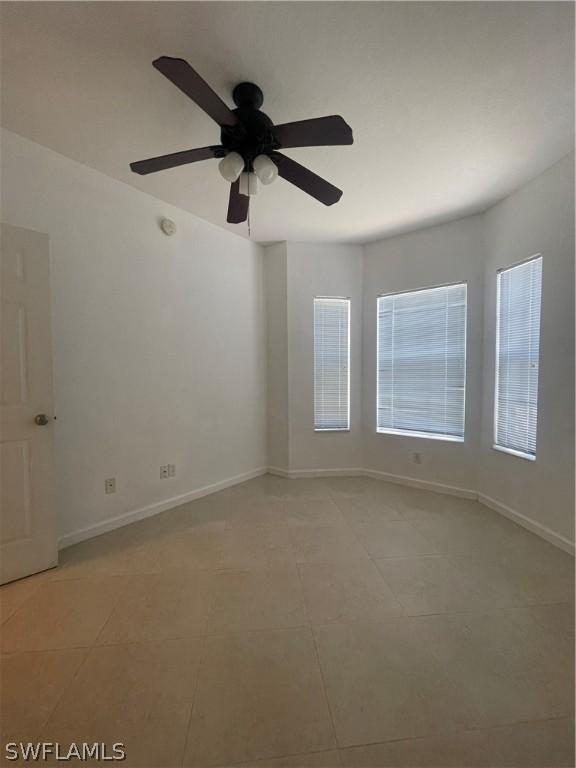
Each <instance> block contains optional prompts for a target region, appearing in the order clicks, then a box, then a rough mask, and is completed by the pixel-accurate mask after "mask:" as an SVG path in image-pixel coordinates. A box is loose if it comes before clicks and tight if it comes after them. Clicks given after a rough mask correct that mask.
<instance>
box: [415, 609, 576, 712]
mask: <svg viewBox="0 0 576 768" xmlns="http://www.w3.org/2000/svg"><path fill="white" fill-rule="evenodd" d="M413 621H417V622H421V623H425V628H426V635H427V637H428V643H429V646H428V647H429V650H430V652H431V653H432V654H433V655H434V656H435V658H436V659H437V660H438V662H439V663H440V665H441V666H442V667H443V668H444V669H445V671H446V674H447V675H448V677H449V678H450V679H451V680H452V682H453V683H454V685H456V686H458V687H459V689H460V691H461V692H462V693H463V695H464V697H465V699H466V704H467V706H468V708H469V709H470V710H471V711H472V712H473V719H472V724H473V726H474V727H488V726H492V725H504V724H506V723H511V722H520V721H524V720H541V719H547V718H552V717H565V716H568V715H570V714H571V713H572V710H573V699H574V692H573V662H572V655H571V654H570V655H568V654H567V653H566V648H565V646H561V645H559V644H557V643H552V642H551V637H550V635H548V637H546V633H545V632H544V631H542V632H541V631H539V628H538V626H537V622H535V621H533V620H532V618H531V617H530V615H529V614H525V615H524V616H522V615H520V614H518V613H517V612H516V611H496V612H494V613H489V614H478V615H472V614H459V615H453V616H428V617H421V618H418V619H414V620H413ZM421 626H424V624H422V625H421ZM563 647H564V651H563V652H561V651H562V648H563Z"/></svg>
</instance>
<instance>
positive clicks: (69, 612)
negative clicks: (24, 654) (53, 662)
mask: <svg viewBox="0 0 576 768" xmlns="http://www.w3.org/2000/svg"><path fill="white" fill-rule="evenodd" d="M123 586H124V580H123V579H118V578H109V579H93V580H88V579H86V580H84V579H78V580H76V579H74V580H65V581H53V582H48V583H46V584H43V585H42V586H40V587H39V588H38V589H37V590H36V591H35V592H34V594H33V595H32V596H31V597H30V598H29V599H28V600H27V601H26V603H25V604H24V605H23V606H22V608H20V610H19V611H17V612H16V613H15V614H14V615H13V616H12V617H11V618H9V619H8V621H7V622H6V623H5V624H4V625H3V627H2V650H3V651H4V652H12V651H39V650H51V649H57V648H76V647H82V646H88V645H91V644H92V643H94V641H95V639H96V637H97V636H98V634H99V632H100V630H101V629H102V627H103V626H104V624H105V622H106V620H107V619H108V617H109V616H110V614H111V612H112V610H113V608H114V606H115V604H116V601H117V600H118V598H119V597H120V595H121V592H122V589H123Z"/></svg>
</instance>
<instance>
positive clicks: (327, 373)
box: [314, 297, 350, 432]
mask: <svg viewBox="0 0 576 768" xmlns="http://www.w3.org/2000/svg"><path fill="white" fill-rule="evenodd" d="M314 429H315V430H316V431H319V432H326V431H338V430H340V431H342V430H348V429H350V299H337V298H323V297H322V298H316V299H314Z"/></svg>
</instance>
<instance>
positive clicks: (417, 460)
mask: <svg viewBox="0 0 576 768" xmlns="http://www.w3.org/2000/svg"><path fill="white" fill-rule="evenodd" d="M412 461H413V462H414V464H422V454H421V453H413V454H412Z"/></svg>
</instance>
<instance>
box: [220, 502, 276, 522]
mask: <svg viewBox="0 0 576 768" xmlns="http://www.w3.org/2000/svg"><path fill="white" fill-rule="evenodd" d="M285 525H286V519H285V516H284V502H283V501H282V500H281V499H269V500H267V501H261V500H260V499H256V500H252V499H238V500H236V501H233V502H232V503H231V505H230V511H229V513H228V517H227V528H245V527H254V528H266V527H273V528H277V527H282V526H285Z"/></svg>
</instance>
